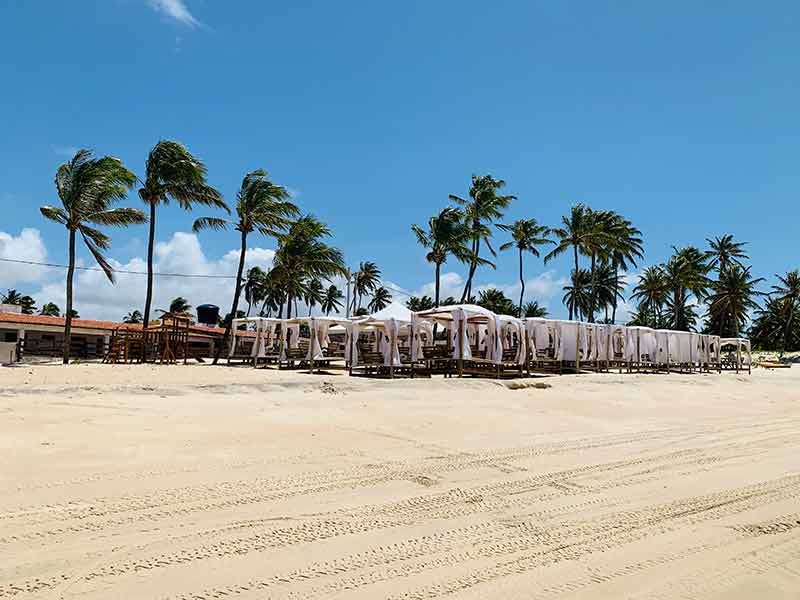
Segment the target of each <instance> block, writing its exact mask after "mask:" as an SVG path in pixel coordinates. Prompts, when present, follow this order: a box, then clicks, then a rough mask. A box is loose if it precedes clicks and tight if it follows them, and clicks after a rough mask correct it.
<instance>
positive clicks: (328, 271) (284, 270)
mask: <svg viewBox="0 0 800 600" xmlns="http://www.w3.org/2000/svg"><path fill="white" fill-rule="evenodd" d="M330 235H331V232H330V229H328V227H327V226H326V225H324V224H323V223H321V222H320V221H318V220H317V219H315V218H314V217H312V216H310V215H307V216H304V217H301V218H299V219H298V220H297V221H295V222H293V223H292V224H291V225H290V226H289V228H288V230H287V231H286V232H285V233H281V234H279V235H278V249H277V250H276V252H275V260H274V266H273V268H272V271H270V273H271V276H272V277H274V278H275V279H276V281H278V282H280V285H281V290H282V292H283V293H284V294H285V301H286V307H287V310H286V317H287V318H290V317H291V310H292V301H293V300H296V299H297V298H303V297H304V295H305V293H306V290H307V288H308V282H309V281H310V280H312V279H320V280H331V279H332V278H334V277H336V276H344V275H346V273H347V269H346V267H345V266H344V256H343V255H342V252H341V251H340V250H339V249H337V248H333V247H331V246H329V245H328V244H326V243H325V242H323V241H322V240H323V238H326V237H330Z"/></svg>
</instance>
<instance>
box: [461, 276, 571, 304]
mask: <svg viewBox="0 0 800 600" xmlns="http://www.w3.org/2000/svg"><path fill="white" fill-rule="evenodd" d="M567 281H568V279H567V278H566V277H559V276H558V273H556V271H553V270H550V271H545V272H544V273H540V274H539V275H537V276H536V277H532V278H530V279H526V280H525V298H524V301H525V302H528V301H530V300H537V301H538V302H539V303H540V304H544V305H547V301H548V300H550V299H551V298H553V297H554V296H556V295H558V294H560V293H561V288H562V287H564V286H565V285H566V284H567ZM520 287H521V286H520V283H519V281H517V282H515V283H511V284H503V283H483V284H480V285H479V286H477V287H476V288H475V289H476V290H477V291H480V290H485V289H488V288H497V289H498V290H500V291H502V292H503V293H504V294H505V295H506V296H508V297H509V298H511V299H512V300H514V301H515V302H517V301H518V300H519V292H520Z"/></svg>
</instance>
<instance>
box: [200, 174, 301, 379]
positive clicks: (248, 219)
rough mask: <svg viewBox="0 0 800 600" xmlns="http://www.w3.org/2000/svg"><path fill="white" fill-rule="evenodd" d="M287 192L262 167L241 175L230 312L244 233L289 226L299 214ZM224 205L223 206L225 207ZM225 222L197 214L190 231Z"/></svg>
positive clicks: (272, 232) (274, 233) (277, 231)
mask: <svg viewBox="0 0 800 600" xmlns="http://www.w3.org/2000/svg"><path fill="white" fill-rule="evenodd" d="M290 198H291V195H290V194H289V192H288V191H287V190H286V188H284V187H283V186H280V185H277V184H275V183H273V182H272V181H270V179H269V175H268V174H267V172H266V171H264V170H262V169H257V170H255V171H251V172H250V173H248V174H247V175H245V176H244V179H243V180H242V186H241V188H240V189H239V191H238V192H237V194H236V217H237V219H236V221H235V222H234V223H233V225H234V229H236V231H238V232H239V238H240V240H241V248H240V250H239V267H238V269H237V271H236V284H235V285H234V291H233V304H232V306H231V313H230V314H232V315H235V314H237V311H238V309H239V296H240V294H241V292H242V283H243V282H242V273H243V272H244V263H245V259H246V255H247V236H248V235H250V234H251V233H252V232H253V231H256V230H257V231H258V232H259V233H261V234H263V235H266V236H269V237H273V238H277V237H278V236H280V235H281V234H283V233H284V232H285V231H286V230H287V229H288V228H289V226H290V224H291V222H292V221H291V220H292V218H294V217H296V216H297V215H298V214H299V211H298V210H297V207H296V206H295V205H294V204H292V203H291V202H290V201H289V199H290ZM226 208H227V207H226ZM227 225H228V221H226V220H225V219H220V218H217V217H201V218H199V219H197V220H196V221H195V222H194V227H193V229H194V231H200V230H202V229H216V230H220V229H225V227H227ZM232 324H233V320H231V321H230V322H229V323H228V324H227V325H226V327H225V337H224V339H223V342H222V345H221V346H218V347H217V351H216V352H215V353H214V364H216V363H217V362H218V361H219V355H220V352H221V351H222V348H223V347H224V346H225V345H226V344H227V342H228V340H229V339H230V335H231V326H232Z"/></svg>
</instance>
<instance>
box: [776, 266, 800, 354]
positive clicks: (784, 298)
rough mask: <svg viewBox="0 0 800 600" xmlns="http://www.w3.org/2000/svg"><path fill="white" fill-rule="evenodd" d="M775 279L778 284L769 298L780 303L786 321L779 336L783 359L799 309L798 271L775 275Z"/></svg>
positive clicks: (799, 276)
mask: <svg viewBox="0 0 800 600" xmlns="http://www.w3.org/2000/svg"><path fill="white" fill-rule="evenodd" d="M776 277H777V278H778V282H779V284H778V285H773V286H772V293H771V294H770V296H771V297H773V298H774V299H775V300H777V301H778V302H780V303H781V306H782V308H783V312H784V315H785V316H784V318H785V319H786V325H785V326H784V329H783V334H782V335H781V357H783V353H784V351H785V350H786V340H787V338H788V337H789V331H790V329H791V327H792V321H793V320H794V316H795V312H796V311H797V309H798V308H800V270H798V269H795V270H794V271H789V272H788V273H786V275H776Z"/></svg>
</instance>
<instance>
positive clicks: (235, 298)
mask: <svg viewBox="0 0 800 600" xmlns="http://www.w3.org/2000/svg"><path fill="white" fill-rule="evenodd" d="M246 254H247V233H246V232H244V231H243V232H242V249H241V250H240V251H239V269H238V271H236V286H235V287H234V291H233V305H232V306H231V318H230V319H228V323H227V324H226V325H225V335H224V336H223V338H222V344H221V345H220V346H217V351H216V352H215V353H214V363H213V364H217V363H218V362H219V356H220V353H221V352H222V349H223V348H227V345H228V340H230V338H231V331H232V330H233V320H234V319H235V318H236V311H237V310H238V308H239V295H240V294H241V293H242V273H243V272H244V260H245V255H246Z"/></svg>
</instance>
